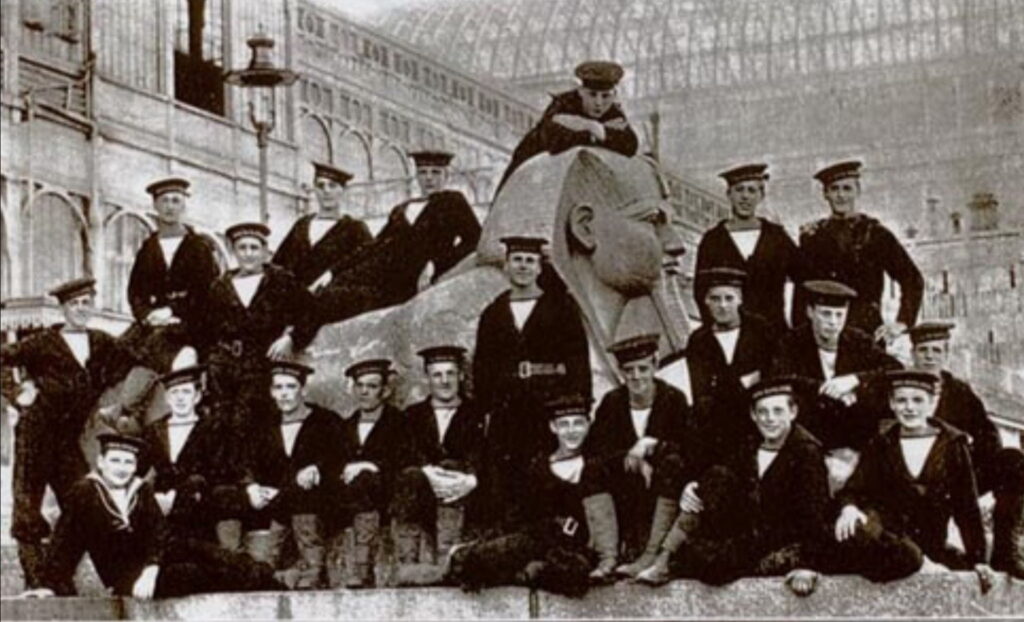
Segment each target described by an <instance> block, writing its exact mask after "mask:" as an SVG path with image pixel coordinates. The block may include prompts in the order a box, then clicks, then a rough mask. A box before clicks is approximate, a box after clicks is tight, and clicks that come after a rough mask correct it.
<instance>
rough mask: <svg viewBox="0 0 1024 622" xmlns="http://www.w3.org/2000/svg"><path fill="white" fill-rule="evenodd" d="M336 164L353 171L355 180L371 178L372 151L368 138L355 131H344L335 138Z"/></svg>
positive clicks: (361, 180)
mask: <svg viewBox="0 0 1024 622" xmlns="http://www.w3.org/2000/svg"><path fill="white" fill-rule="evenodd" d="M334 165H335V166H337V167H338V168H342V169H345V170H346V171H348V172H349V173H352V175H353V179H352V181H354V182H357V183H358V182H366V181H369V179H370V152H369V146H368V144H367V141H366V139H365V138H364V137H363V136H362V135H360V134H357V133H355V132H351V131H348V132H344V133H343V134H341V135H340V136H338V138H337V140H335V148H334Z"/></svg>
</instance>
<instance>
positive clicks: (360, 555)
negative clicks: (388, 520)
mask: <svg viewBox="0 0 1024 622" xmlns="http://www.w3.org/2000/svg"><path fill="white" fill-rule="evenodd" d="M379 532H380V513H379V512H360V513H358V514H356V515H355V518H353V519H352V531H351V534H352V535H351V537H350V539H349V544H350V545H351V546H349V547H348V554H347V555H346V556H345V565H346V566H347V567H348V579H347V581H346V587H350V588H359V587H373V583H374V575H373V567H374V563H373V562H374V557H375V556H376V552H377V536H378V533H379Z"/></svg>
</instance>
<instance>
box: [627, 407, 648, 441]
mask: <svg viewBox="0 0 1024 622" xmlns="http://www.w3.org/2000/svg"><path fill="white" fill-rule="evenodd" d="M629 416H630V417H631V418H632V419H633V431H635V432H636V437H637V438H643V437H645V436H647V422H648V420H650V418H651V409H650V408H630V409H629Z"/></svg>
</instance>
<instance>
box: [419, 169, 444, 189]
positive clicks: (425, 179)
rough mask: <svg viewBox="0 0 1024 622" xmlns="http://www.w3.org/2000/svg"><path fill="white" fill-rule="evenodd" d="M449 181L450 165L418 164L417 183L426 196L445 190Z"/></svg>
mask: <svg viewBox="0 0 1024 622" xmlns="http://www.w3.org/2000/svg"><path fill="white" fill-rule="evenodd" d="M447 181H448V167H446V166H417V167H416V183H418V184H419V186H420V191H422V192H423V194H424V195H425V196H429V195H431V194H434V193H435V192H439V191H441V190H444V185H445V183H446V182H447Z"/></svg>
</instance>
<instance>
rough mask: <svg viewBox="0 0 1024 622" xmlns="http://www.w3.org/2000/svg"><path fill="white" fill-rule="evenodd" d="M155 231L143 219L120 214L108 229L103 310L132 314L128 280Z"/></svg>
mask: <svg viewBox="0 0 1024 622" xmlns="http://www.w3.org/2000/svg"><path fill="white" fill-rule="evenodd" d="M151 231H152V225H150V223H149V222H147V221H146V219H145V218H144V217H142V216H141V215H139V214H137V213H135V212H130V211H125V210H120V211H118V212H117V213H115V214H114V215H113V217H111V218H110V220H109V221H108V222H107V224H106V227H104V231H103V235H104V241H105V242H106V244H104V257H103V261H104V264H105V266H106V271H105V275H106V277H105V278H104V280H103V281H104V282H103V283H101V284H100V291H101V292H103V294H102V297H101V298H100V306H102V307H103V308H105V309H110V310H112V311H117V312H119V313H130V312H131V309H130V307H129V306H128V278H129V277H130V276H131V273H132V265H133V264H134V263H135V254H136V253H138V251H139V248H141V247H142V242H143V241H145V239H146V237H147V236H148V235H149V234H150V232H151Z"/></svg>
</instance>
